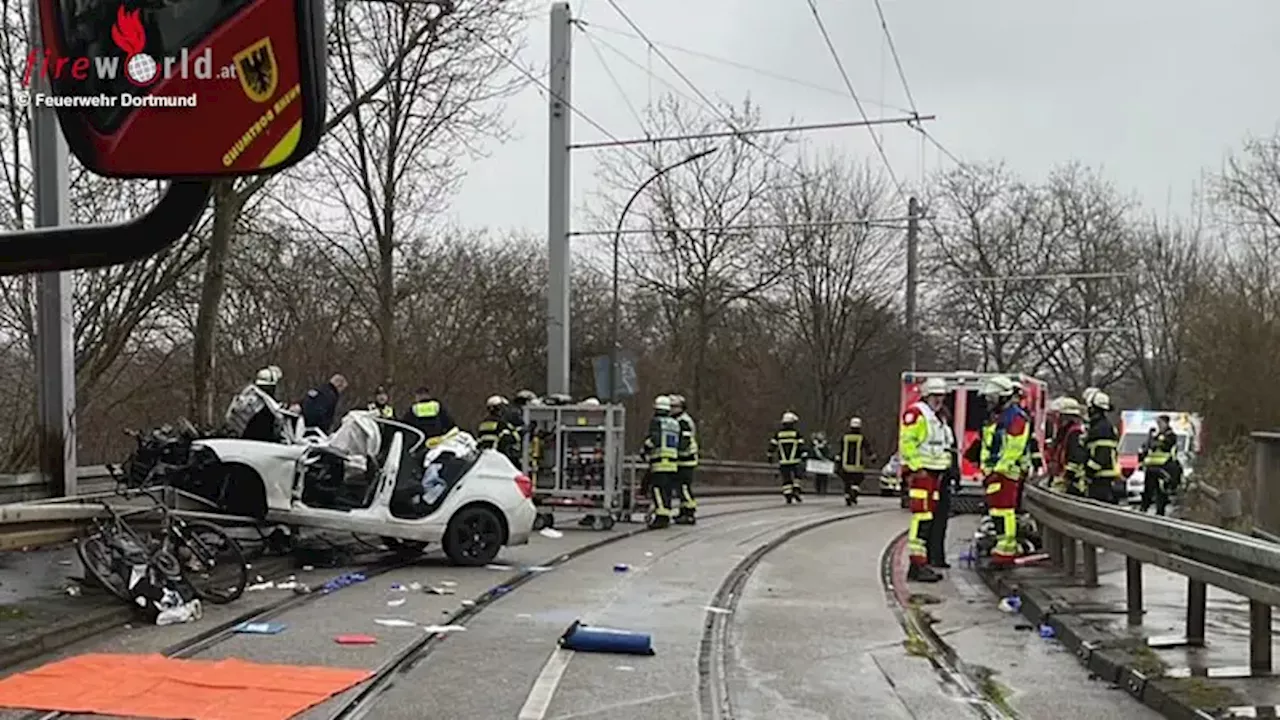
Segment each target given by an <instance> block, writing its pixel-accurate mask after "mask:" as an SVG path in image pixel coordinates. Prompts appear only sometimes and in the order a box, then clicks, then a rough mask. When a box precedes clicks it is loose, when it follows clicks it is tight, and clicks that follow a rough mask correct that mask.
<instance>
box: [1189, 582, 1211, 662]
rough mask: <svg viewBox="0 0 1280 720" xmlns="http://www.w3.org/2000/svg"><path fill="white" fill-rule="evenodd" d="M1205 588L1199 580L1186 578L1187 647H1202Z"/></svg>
mask: <svg viewBox="0 0 1280 720" xmlns="http://www.w3.org/2000/svg"><path fill="white" fill-rule="evenodd" d="M1206 589H1207V588H1206V587H1205V584H1204V583H1202V582H1200V581H1199V580H1192V579H1191V578H1187V645H1190V646H1191V647H1204V610H1205V604H1206V601H1207V599H1206Z"/></svg>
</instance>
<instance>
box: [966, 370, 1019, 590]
mask: <svg viewBox="0 0 1280 720" xmlns="http://www.w3.org/2000/svg"><path fill="white" fill-rule="evenodd" d="M979 392H980V393H981V394H982V396H983V398H984V399H985V400H986V402H987V407H988V408H990V409H991V415H990V417H989V419H988V421H987V424H986V425H984V426H983V428H982V456H981V466H982V473H983V475H984V477H985V485H986V495H987V512H988V513H989V514H990V515H991V519H992V520H993V521H994V522H995V527H996V533H997V534H996V544H995V547H994V548H993V549H992V551H991V560H992V562H993V563H994V564H995V565H996V566H998V567H1007V566H1010V565H1012V564H1013V562H1014V560H1015V559H1017V557H1018V516H1017V507H1018V497H1019V495H1020V494H1021V486H1022V481H1023V479H1024V478H1025V477H1026V471H1027V461H1026V453H1027V440H1028V439H1029V438H1030V437H1031V419H1030V418H1029V417H1028V416H1027V413H1026V411H1024V410H1023V409H1022V407H1021V406H1020V405H1019V404H1018V401H1017V393H1016V391H1015V390H1014V386H1013V381H1012V380H1010V379H1009V378H1008V377H1006V376H1004V375H996V376H994V377H991V378H988V379H987V380H986V381H985V382H983V384H982V387H981V388H980V389H979Z"/></svg>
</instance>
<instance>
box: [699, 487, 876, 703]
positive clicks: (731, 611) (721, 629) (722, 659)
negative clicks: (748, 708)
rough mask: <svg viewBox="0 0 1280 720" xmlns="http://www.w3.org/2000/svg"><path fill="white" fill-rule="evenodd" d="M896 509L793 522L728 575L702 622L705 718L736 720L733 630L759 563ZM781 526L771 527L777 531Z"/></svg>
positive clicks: (701, 688) (701, 680)
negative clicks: (798, 541)
mask: <svg viewBox="0 0 1280 720" xmlns="http://www.w3.org/2000/svg"><path fill="white" fill-rule="evenodd" d="M896 510H897V508H896V507H894V508H877V509H874V510H862V511H853V512H841V513H840V514H839V515H834V516H830V517H823V518H816V519H813V520H808V521H805V522H800V523H794V524H792V525H791V526H789V527H787V528H786V529H785V530H783V531H782V533H781V534H779V535H777V536H776V537H774V538H771V539H770V540H767V541H765V542H764V543H762V544H760V545H758V546H757V547H756V548H755V549H754V550H752V551H751V552H750V553H749V554H748V555H747V556H746V557H745V558H743V559H742V560H741V561H739V562H738V563H737V564H736V565H734V566H733V568H732V569H730V570H729V572H728V573H727V574H726V575H725V578H724V580H723V581H722V582H721V584H720V587H719V588H717V590H716V593H715V595H713V596H712V599H711V604H710V606H709V607H708V609H707V612H706V620H705V623H704V625H703V632H702V640H701V642H700V643H699V646H698V708H699V717H701V718H703V719H704V720H734V718H735V717H736V716H735V715H734V710H733V702H732V698H731V696H730V692H729V672H728V668H729V655H730V650H731V643H730V637H729V636H730V631H731V630H732V627H733V618H734V615H735V613H736V610H737V607H738V601H739V600H740V599H741V598H742V591H743V589H744V588H745V587H746V585H747V582H748V581H749V580H750V579H751V576H752V574H753V573H754V572H755V570H756V568H757V567H759V565H760V563H761V562H762V561H763V560H764V559H765V558H766V557H767V556H768V555H769V554H770V553H772V552H774V551H775V550H777V549H778V548H780V547H782V546H783V545H785V544H786V543H788V542H790V541H791V540H794V539H795V538H797V537H799V536H801V535H804V534H805V533H808V532H812V531H814V530H817V529H819V528H823V527H826V526H828V525H832V524H834V523H838V522H843V521H846V520H854V519H857V518H862V517H867V516H869V515H878V514H881V513H886V512H893V511H896ZM778 529H779V528H772V529H771V531H772V532H777V531H778ZM764 534H765V533H764V532H762V533H757V534H755V535H752V536H751V537H749V538H747V539H746V540H743V541H740V542H739V543H738V545H739V546H741V545H745V544H747V543H748V542H750V541H752V540H754V539H757V538H759V537H761V536H762V535H764Z"/></svg>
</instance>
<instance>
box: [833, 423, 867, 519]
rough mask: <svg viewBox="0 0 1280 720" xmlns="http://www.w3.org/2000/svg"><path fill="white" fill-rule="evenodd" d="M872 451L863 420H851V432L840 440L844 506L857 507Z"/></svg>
mask: <svg viewBox="0 0 1280 720" xmlns="http://www.w3.org/2000/svg"><path fill="white" fill-rule="evenodd" d="M870 458H871V450H870V448H869V447H867V439H866V438H865V437H864V436H863V434H862V418H859V417H854V418H849V432H847V433H845V434H844V437H843V438H841V439H840V482H841V483H843V484H844V504H845V505H857V504H858V493H859V492H860V488H861V486H862V476H863V473H865V472H866V469H867V461H868V460H869V459H870Z"/></svg>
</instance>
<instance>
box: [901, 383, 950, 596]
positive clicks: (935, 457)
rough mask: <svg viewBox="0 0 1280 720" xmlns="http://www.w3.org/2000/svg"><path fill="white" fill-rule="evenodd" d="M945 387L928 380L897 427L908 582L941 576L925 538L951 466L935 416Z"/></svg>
mask: <svg viewBox="0 0 1280 720" xmlns="http://www.w3.org/2000/svg"><path fill="white" fill-rule="evenodd" d="M946 396H947V384H946V383H945V382H943V381H942V380H941V379H939V378H929V379H928V380H925V381H924V383H923V384H921V386H920V399H919V400H917V401H916V402H914V403H912V404H911V406H910V407H908V408H907V409H906V410H905V411H903V413H902V425H901V426H900V427H899V428H898V457H899V458H901V460H902V468H903V472H904V473H905V475H906V481H907V507H908V508H909V509H910V510H911V524H910V526H909V527H908V530H907V554H908V555H909V557H910V559H911V566H910V568H909V569H908V570H907V579H908V580H915V581H918V582H938V581H939V580H941V579H942V576H941V575H939V574H938V572H937V571H936V570H934V569H933V568H931V567H929V547H928V539H929V537H930V535H931V534H932V530H933V513H934V509H935V508H936V507H937V504H938V499H939V494H940V492H941V489H942V483H943V475H944V474H945V473H946V472H947V470H948V469H950V467H951V435H950V434H949V433H948V432H947V426H946V424H945V423H944V422H943V421H942V419H941V418H940V417H938V412H939V410H941V409H942V405H943V403H944V402H945V401H946Z"/></svg>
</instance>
